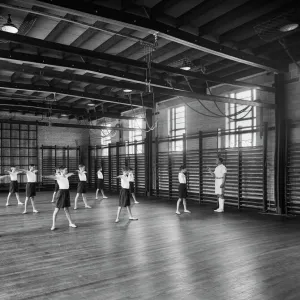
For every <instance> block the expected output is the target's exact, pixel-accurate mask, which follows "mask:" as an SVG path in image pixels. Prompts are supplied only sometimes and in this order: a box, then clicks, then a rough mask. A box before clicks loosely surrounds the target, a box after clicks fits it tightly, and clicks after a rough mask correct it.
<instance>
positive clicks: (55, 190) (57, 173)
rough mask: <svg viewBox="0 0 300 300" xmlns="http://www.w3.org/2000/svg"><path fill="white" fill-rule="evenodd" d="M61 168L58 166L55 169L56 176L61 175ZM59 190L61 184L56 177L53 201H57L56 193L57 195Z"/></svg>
mask: <svg viewBox="0 0 300 300" xmlns="http://www.w3.org/2000/svg"><path fill="white" fill-rule="evenodd" d="M59 170H60V169H59V168H58V167H57V168H56V169H55V171H54V176H56V175H60V173H59ZM58 190H59V186H58V183H57V181H56V179H55V186H54V192H53V196H52V201H51V202H52V203H53V202H55V195H56V193H57V192H58Z"/></svg>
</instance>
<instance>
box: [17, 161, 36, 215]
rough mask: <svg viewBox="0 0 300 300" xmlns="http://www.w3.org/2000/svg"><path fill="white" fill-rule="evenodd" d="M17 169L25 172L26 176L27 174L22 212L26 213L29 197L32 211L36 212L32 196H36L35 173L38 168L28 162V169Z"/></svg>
mask: <svg viewBox="0 0 300 300" xmlns="http://www.w3.org/2000/svg"><path fill="white" fill-rule="evenodd" d="M19 171H22V172H24V173H26V176H27V184H26V199H25V205H24V211H23V214H26V213H27V203H28V200H29V198H30V200H31V205H32V211H33V212H34V213H38V211H37V209H36V208H35V204H34V197H35V196H36V181H37V176H36V173H37V172H38V170H36V169H35V165H34V164H30V165H29V170H24V169H20V170H19Z"/></svg>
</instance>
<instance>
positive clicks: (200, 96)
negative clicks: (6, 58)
mask: <svg viewBox="0 0 300 300" xmlns="http://www.w3.org/2000/svg"><path fill="white" fill-rule="evenodd" d="M72 76H74V75H72ZM76 76H79V75H76ZM98 81H99V83H100V84H102V82H107V83H108V84H110V80H108V79H99V80H98ZM119 84H122V83H119ZM126 85H127V86H128V87H130V88H132V89H135V90H142V91H143V89H144V86H143V85H138V84H126ZM1 86H2V87H3V88H10V89H17V90H24V89H25V90H30V91H39V92H50V93H57V94H63V95H66V96H74V97H81V98H86V99H89V100H95V101H100V102H111V103H115V104H124V105H127V106H131V104H130V102H129V100H128V101H127V100H126V99H123V98H119V100H116V99H118V98H115V97H110V96H104V95H101V96H100V95H97V94H94V93H86V92H79V91H74V90H68V89H61V88H55V87H45V86H33V85H30V84H29V85H28V84H23V83H20V84H19V83H8V82H0V87H1ZM152 89H153V92H154V93H155V94H156V93H158V94H162V95H174V96H184V97H189V98H198V99H202V100H208V101H218V102H223V103H224V102H226V103H236V104H241V105H253V106H265V105H267V106H268V107H269V104H268V103H267V104H264V103H257V102H253V103H250V101H245V100H240V99H232V98H226V97H219V98H215V97H214V96H211V95H207V94H204V93H201V92H199V90H194V92H190V91H185V90H174V89H164V88H158V87H155V86H154V87H152ZM132 101H133V99H132ZM133 106H137V107H143V106H142V104H140V105H138V104H136V103H135V102H133ZM144 107H145V108H148V109H152V107H150V106H148V105H147V104H146V105H144Z"/></svg>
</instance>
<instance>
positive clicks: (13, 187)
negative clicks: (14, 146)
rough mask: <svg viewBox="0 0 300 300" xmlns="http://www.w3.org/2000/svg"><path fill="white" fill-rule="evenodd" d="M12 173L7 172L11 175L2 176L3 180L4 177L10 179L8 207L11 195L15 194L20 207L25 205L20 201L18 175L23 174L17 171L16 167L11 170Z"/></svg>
mask: <svg viewBox="0 0 300 300" xmlns="http://www.w3.org/2000/svg"><path fill="white" fill-rule="evenodd" d="M10 169H11V171H6V172H8V173H9V175H4V176H0V179H1V178H4V177H8V176H9V177H10V184H9V192H8V196H7V200H6V206H9V205H10V204H9V200H10V197H11V194H13V193H15V194H16V198H17V200H18V205H23V204H24V203H23V202H21V201H20V197H19V184H18V174H20V173H22V172H21V171H19V170H17V168H16V167H11V168H10Z"/></svg>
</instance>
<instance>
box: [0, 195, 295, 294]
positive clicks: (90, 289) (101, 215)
mask: <svg viewBox="0 0 300 300" xmlns="http://www.w3.org/2000/svg"><path fill="white" fill-rule="evenodd" d="M72 195H73V196H74V192H73V193H72ZM5 196H6V194H3V193H1V194H0V200H1V206H0V226H1V227H0V228H1V233H0V235H1V247H0V251H1V252H0V259H1V269H0V270H1V271H0V272H1V275H0V282H1V285H0V289H1V290H0V299H1V300H5V299H13V300H18V299H43V300H48V299H55V300H59V299H80V300H81V299H89V300H91V299H97V300H98V299H105V300H106V299H108V300H119V299H120V300H121V299H139V300H146V299H147V300H150V299H172V300H176V299H188V300H219V299H220V300H227V299H228V300H246V299H247V300H250V299H251V300H277V299H278V300H292V299H297V300H299V299H300V222H299V220H298V219H291V220H281V219H278V218H277V217H270V216H265V215H260V214H258V213H257V212H245V211H243V212H239V211H237V210H236V209H234V208H228V209H227V211H226V213H225V214H217V213H214V212H213V211H212V207H211V206H206V205H201V206H199V205H198V204H197V203H193V204H191V205H190V206H189V208H190V209H191V211H192V214H191V215H188V214H183V215H181V216H177V215H175V203H174V202H173V203H172V202H167V201H163V200H149V199H140V204H137V205H135V206H133V209H132V210H133V212H134V215H136V216H138V217H139V220H138V221H128V218H127V213H126V211H125V210H124V211H122V213H121V214H122V216H121V217H122V218H121V222H120V223H119V224H115V223H114V221H115V216H116V210H117V203H118V198H117V196H116V195H115V196H111V197H110V198H109V199H105V200H103V201H99V200H98V201H96V200H94V199H93V198H94V197H93V196H94V194H93V193H90V194H89V197H88V199H89V203H90V204H91V205H92V206H93V208H92V209H84V208H83V203H82V201H81V202H80V207H79V209H78V210H77V211H74V210H73V209H72V211H71V213H72V217H73V219H74V222H75V223H76V224H77V225H78V228H75V229H74V228H69V227H68V223H67V221H66V218H65V215H64V213H63V211H61V212H60V213H59V215H58V223H57V227H58V229H57V230H56V231H54V232H52V231H50V227H51V216H52V211H53V206H52V204H51V203H50V200H51V193H50V192H40V193H38V195H37V199H36V200H37V201H36V202H37V209H38V210H40V213H39V214H32V213H29V214H27V215H22V214H21V212H22V207H20V206H19V207H17V206H16V205H15V204H16V200H15V199H14V198H13V199H12V204H13V206H10V207H5ZM23 199H24V198H23ZM29 208H30V210H31V206H30V207H29Z"/></svg>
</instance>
